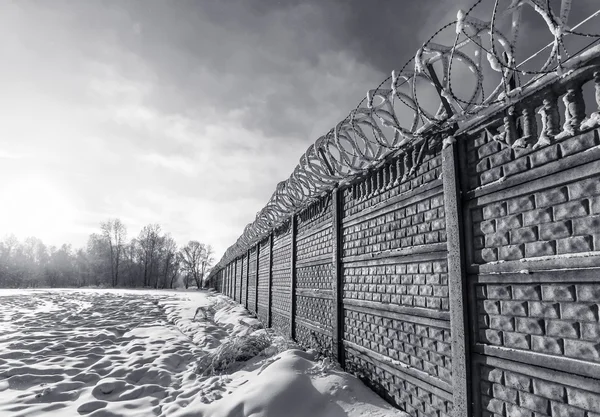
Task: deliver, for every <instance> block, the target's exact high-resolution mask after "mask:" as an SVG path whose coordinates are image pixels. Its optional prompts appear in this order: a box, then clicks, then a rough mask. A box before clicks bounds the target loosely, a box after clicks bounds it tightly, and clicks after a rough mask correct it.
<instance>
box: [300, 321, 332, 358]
mask: <svg viewBox="0 0 600 417" xmlns="http://www.w3.org/2000/svg"><path fill="white" fill-rule="evenodd" d="M296 340H297V341H298V343H299V344H300V345H301V346H303V347H305V348H311V349H315V350H316V351H317V352H320V353H321V354H323V355H327V356H329V357H331V356H333V339H332V337H331V332H330V331H329V332H323V331H321V330H320V329H319V330H316V329H313V328H310V327H307V326H304V325H303V324H302V323H301V322H296Z"/></svg>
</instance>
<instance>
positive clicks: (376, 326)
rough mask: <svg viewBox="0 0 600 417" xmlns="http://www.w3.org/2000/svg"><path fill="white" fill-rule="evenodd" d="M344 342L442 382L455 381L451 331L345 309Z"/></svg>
mask: <svg viewBox="0 0 600 417" xmlns="http://www.w3.org/2000/svg"><path fill="white" fill-rule="evenodd" d="M344 340H348V341H349V342H352V343H355V344H357V345H359V346H362V347H364V348H366V349H369V350H372V351H374V352H377V353H380V354H382V355H384V356H387V357H389V358H392V359H394V360H396V361H400V362H402V363H404V364H406V365H408V366H410V367H412V368H415V369H418V370H420V371H423V372H425V373H427V374H429V375H431V376H433V377H436V378H439V379H440V380H442V381H446V382H450V381H451V380H452V348H451V345H450V342H451V336H450V330H449V329H445V328H440V327H435V326H430V325H424V324H417V323H412V322H409V321H401V320H396V319H389V318H385V317H382V316H378V315H375V314H368V313H363V312H357V311H351V310H344Z"/></svg>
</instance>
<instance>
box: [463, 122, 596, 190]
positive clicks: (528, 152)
mask: <svg viewBox="0 0 600 417" xmlns="http://www.w3.org/2000/svg"><path fill="white" fill-rule="evenodd" d="M498 123H500V121H498ZM599 144H600V140H599V138H598V132H597V131H596V130H592V131H589V132H587V133H584V134H582V135H579V136H574V137H570V138H566V139H564V140H562V141H553V143H552V144H550V145H547V146H545V147H542V148H539V149H535V150H534V149H533V147H531V146H529V147H527V148H515V149H513V148H510V147H507V146H506V145H504V144H503V143H501V142H498V141H495V140H493V139H492V137H491V136H490V134H489V133H487V132H486V131H483V132H479V133H477V134H476V135H473V136H471V137H469V138H466V141H465V145H466V157H467V164H466V173H467V175H466V178H467V189H469V190H472V189H475V188H477V187H481V186H486V185H489V184H491V183H493V182H495V181H498V180H503V179H506V178H510V177H511V176H514V175H516V174H520V173H523V172H526V171H528V170H530V169H532V168H537V167H540V166H543V165H546V164H548V163H550V162H554V161H556V160H558V159H561V158H564V157H567V156H571V155H575V154H578V153H582V152H585V151H586V150H588V149H590V148H593V147H594V146H597V145H599Z"/></svg>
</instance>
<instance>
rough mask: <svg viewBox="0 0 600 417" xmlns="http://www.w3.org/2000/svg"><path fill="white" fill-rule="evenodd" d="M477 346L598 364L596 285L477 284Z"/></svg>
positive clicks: (598, 287)
mask: <svg viewBox="0 0 600 417" xmlns="http://www.w3.org/2000/svg"><path fill="white" fill-rule="evenodd" d="M477 294H478V300H477V315H478V317H477V323H478V329H479V330H478V334H477V336H476V340H477V341H478V342H479V343H482V344H489V345H495V346H503V347H506V348H511V349H520V350H527V351H531V352H537V353H544V354H548V355H556V356H564V357H569V358H574V359H579V360H584V361H590V362H600V322H599V320H598V305H599V304H600V284H595V283H582V284H554V283H552V284H551V283H548V284H507V285H498V284H494V285H492V284H490V285H480V286H477Z"/></svg>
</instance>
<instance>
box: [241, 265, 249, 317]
mask: <svg viewBox="0 0 600 417" xmlns="http://www.w3.org/2000/svg"><path fill="white" fill-rule="evenodd" d="M241 264H242V297H241V299H240V303H241V304H242V305H244V306H245V305H246V303H247V301H248V300H247V299H246V292H247V290H248V289H247V286H248V256H247V255H245V256H243V257H242V262H241Z"/></svg>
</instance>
